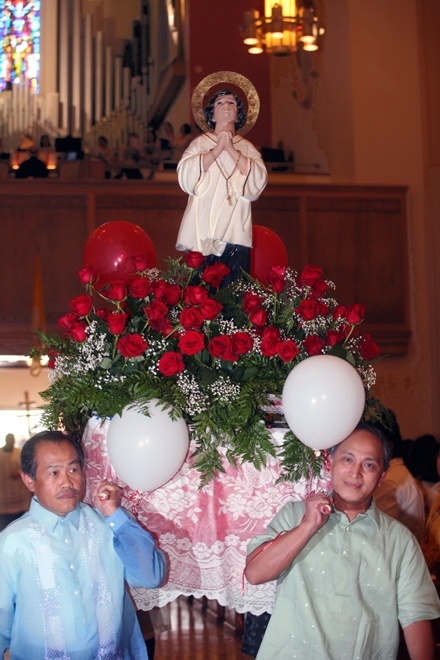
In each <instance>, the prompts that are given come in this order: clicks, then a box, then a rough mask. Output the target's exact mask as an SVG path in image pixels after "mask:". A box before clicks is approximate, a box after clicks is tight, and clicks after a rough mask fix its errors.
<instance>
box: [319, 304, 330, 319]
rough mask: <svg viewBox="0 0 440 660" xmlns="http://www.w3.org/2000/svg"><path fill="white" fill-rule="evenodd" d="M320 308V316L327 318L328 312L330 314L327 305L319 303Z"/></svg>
mask: <svg viewBox="0 0 440 660" xmlns="http://www.w3.org/2000/svg"><path fill="white" fill-rule="evenodd" d="M318 306H319V316H327V312H328V305H327V303H324V302H321V301H319V302H318Z"/></svg>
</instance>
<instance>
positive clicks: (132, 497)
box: [122, 490, 143, 519]
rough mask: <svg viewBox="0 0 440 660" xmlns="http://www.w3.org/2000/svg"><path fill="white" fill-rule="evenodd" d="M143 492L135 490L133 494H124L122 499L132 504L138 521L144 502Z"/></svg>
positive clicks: (132, 509)
mask: <svg viewBox="0 0 440 660" xmlns="http://www.w3.org/2000/svg"><path fill="white" fill-rule="evenodd" d="M142 496H143V492H142V491H141V490H134V491H132V492H129V493H128V495H126V494H125V493H123V494H122V497H124V498H125V499H126V500H128V502H130V503H131V504H132V506H131V507H130V509H131V511H132V513H133V515H134V517H135V518H136V519H138V517H139V504H140V502H141V500H142Z"/></svg>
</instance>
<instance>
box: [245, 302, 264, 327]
mask: <svg viewBox="0 0 440 660" xmlns="http://www.w3.org/2000/svg"><path fill="white" fill-rule="evenodd" d="M249 321H250V322H251V323H252V325H256V326H257V328H262V327H263V325H265V324H266V321H267V312H266V310H265V309H263V308H262V307H261V308H260V309H255V310H253V311H252V312H251V313H250V314H249Z"/></svg>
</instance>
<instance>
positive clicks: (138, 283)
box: [130, 277, 150, 299]
mask: <svg viewBox="0 0 440 660" xmlns="http://www.w3.org/2000/svg"><path fill="white" fill-rule="evenodd" d="M149 293H150V282H149V281H148V280H147V278H146V277H138V278H137V279H135V280H133V282H131V283H130V295H132V296H133V298H139V299H142V298H146V297H147V296H148V294H149Z"/></svg>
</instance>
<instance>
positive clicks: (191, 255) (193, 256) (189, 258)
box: [183, 250, 206, 270]
mask: <svg viewBox="0 0 440 660" xmlns="http://www.w3.org/2000/svg"><path fill="white" fill-rule="evenodd" d="M183 261H184V262H185V263H186V265H187V266H188V268H192V269H193V270H195V269H196V268H200V266H201V265H202V264H203V263H204V262H205V261H206V257H205V256H204V255H203V254H202V253H201V252H195V251H194V250H187V251H186V252H185V253H184V254H183Z"/></svg>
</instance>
